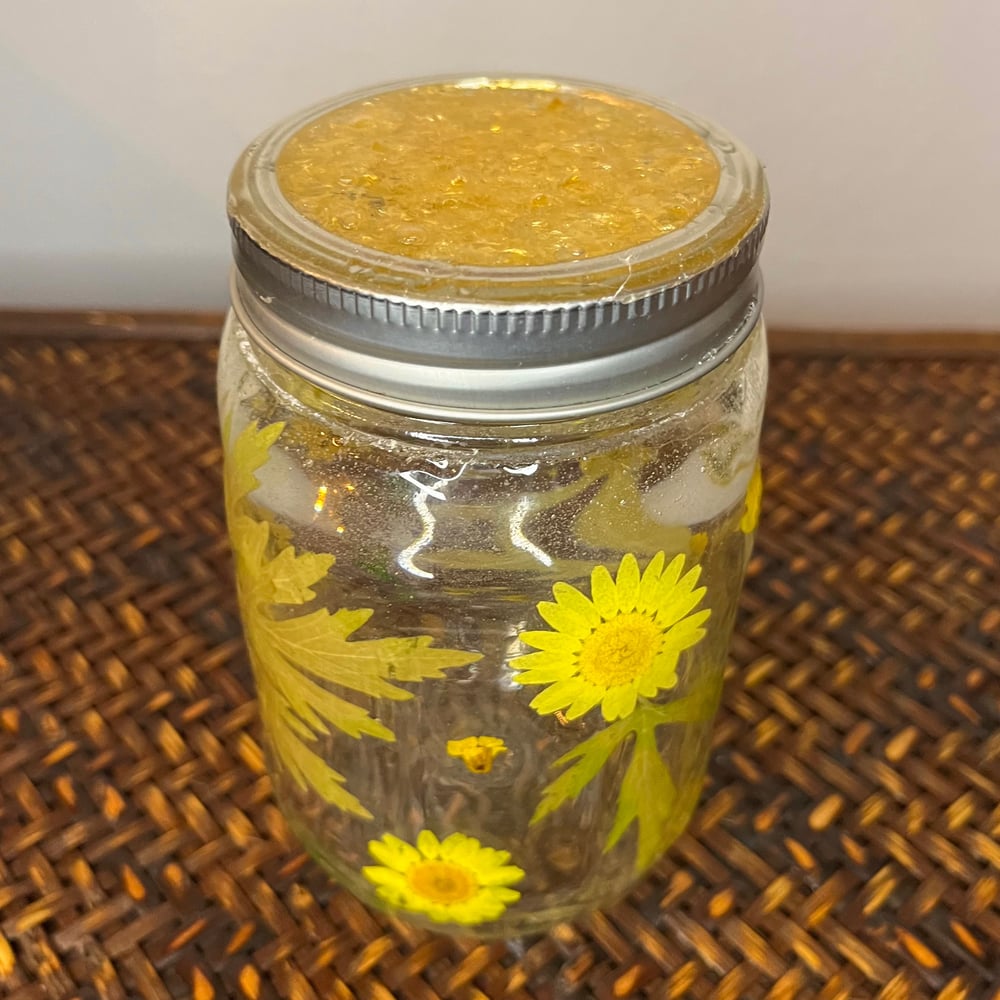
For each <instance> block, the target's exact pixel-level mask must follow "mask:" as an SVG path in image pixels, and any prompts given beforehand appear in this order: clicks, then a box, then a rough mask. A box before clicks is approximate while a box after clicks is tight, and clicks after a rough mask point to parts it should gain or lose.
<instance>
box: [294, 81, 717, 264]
mask: <svg viewBox="0 0 1000 1000" xmlns="http://www.w3.org/2000/svg"><path fill="white" fill-rule="evenodd" d="M276 171H277V179H278V184H279V186H280V189H281V191H282V193H283V194H284V196H285V198H286V199H287V200H288V201H289V203H290V204H291V205H292V206H293V207H294V208H295V209H296V211H298V212H299V213H300V214H302V215H303V216H305V217H306V218H307V219H310V220H311V221H312V222H314V223H316V224H318V225H319V226H321V227H322V228H323V229H325V230H327V231H328V232H330V233H333V234H335V235H337V236H340V237H343V238H345V239H348V240H350V241H352V242H354V243H358V244H361V245H363V246H366V247H369V248H371V249H373V250H377V251H382V252H385V253H389V254H398V255H402V256H406V257H411V258H416V259H421V260H427V261H442V262H447V263H450V264H456V265H469V266H478V267H511V266H518V265H522V266H530V265H546V264H557V263H563V262H568V261H575V260H586V259H589V258H594V257H601V256H603V255H605V254H613V253H618V252H622V251H626V250H628V249H629V248H631V247H636V246H639V245H640V244H643V243H647V242H648V241H650V240H653V239H656V238H657V237H660V236H663V235H665V234H668V233H671V232H675V231H676V230H678V229H682V228H683V227H684V226H686V225H688V224H689V223H690V222H691V221H692V220H693V219H695V218H696V217H697V216H698V215H699V214H700V213H701V212H703V211H704V210H705V208H706V207H707V206H708V205H709V204H710V203H711V201H712V199H713V197H714V195H715V192H716V188H717V187H718V184H719V175H720V167H719V162H718V160H717V159H716V157H715V154H714V153H713V152H712V150H711V149H710V148H709V146H708V144H707V143H706V142H705V140H704V139H702V138H701V136H699V135H698V134H697V133H696V132H694V131H693V130H692V129H691V128H689V127H688V126H687V125H686V124H684V123H683V122H681V121H679V120H678V119H676V118H674V117H673V116H672V115H670V114H668V113H667V112H665V111H662V110H660V109H659V108H655V107H652V106H651V105H648V104H645V103H643V102H641V101H637V100H633V99H628V98H624V97H620V96H617V95H614V94H608V93H604V92H602V91H599V90H586V89H574V88H571V87H568V86H565V85H561V84H555V83H550V82H547V81H544V80H530V81H515V80H505V81H497V80H491V81H483V80H480V81H470V82H465V83H433V84H424V85H418V86H413V87H407V88H405V89H400V90H392V91H387V92H385V93H382V94H377V95H375V96H372V97H368V98H366V99H363V100H359V101H356V102H354V103H351V104H346V105H344V106H342V107H339V108H335V109H334V110H332V111H329V112H327V113H326V114H324V115H322V116H321V117H319V118H318V119H315V120H314V121H312V122H311V123H309V124H308V125H306V126H305V127H304V128H302V129H301V130H300V131H298V132H297V133H295V134H294V135H293V136H292V137H291V139H290V140H289V141H288V142H287V143H286V145H285V146H284V148H283V149H282V151H281V153H280V155H279V157H278V159H277V163H276Z"/></svg>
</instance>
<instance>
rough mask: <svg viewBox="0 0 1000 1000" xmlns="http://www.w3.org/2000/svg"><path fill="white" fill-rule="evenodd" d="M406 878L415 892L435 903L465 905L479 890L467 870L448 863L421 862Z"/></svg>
mask: <svg viewBox="0 0 1000 1000" xmlns="http://www.w3.org/2000/svg"><path fill="white" fill-rule="evenodd" d="M406 878H407V881H408V882H409V883H410V887H411V888H412V889H413V891H414V892H417V893H419V894H420V895H421V896H423V897H424V899H429V900H431V901H432V902H434V903H464V902H465V901H466V900H467V899H471V898H472V897H473V896H474V895H475V894H476V890H477V889H478V888H479V886H478V883H477V882H476V880H475V879H474V878H473V877H472V875H470V874H469V872H468V871H467V870H466V869H465V868H463V867H461V865H453V864H451V863H450V862H448V861H421V862H419V863H418V864H415V865H414V866H413V867H412V868H411V869H410V870H409V872H408V873H407V875H406Z"/></svg>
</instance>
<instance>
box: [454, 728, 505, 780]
mask: <svg viewBox="0 0 1000 1000" xmlns="http://www.w3.org/2000/svg"><path fill="white" fill-rule="evenodd" d="M506 752H507V744H506V743H504V741H503V740H502V739H500V737H499V736H466V737H465V739H464V740H448V756H449V757H458V758H459V759H460V760H462V761H464V762H465V766H466V767H467V768H468V769H469V770H470V771H472V773H473V774H489V773H490V771H492V770H493V761H494V760H495V759H496V757H497V756H498V755H499V754H502V753H506Z"/></svg>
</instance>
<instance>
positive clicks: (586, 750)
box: [531, 719, 632, 825]
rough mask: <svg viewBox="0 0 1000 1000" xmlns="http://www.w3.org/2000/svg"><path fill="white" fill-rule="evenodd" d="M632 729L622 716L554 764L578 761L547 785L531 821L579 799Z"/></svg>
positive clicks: (556, 765)
mask: <svg viewBox="0 0 1000 1000" xmlns="http://www.w3.org/2000/svg"><path fill="white" fill-rule="evenodd" d="M631 732H632V726H631V724H630V723H629V720H628V719H620V720H619V721H618V722H616V723H614V725H611V726H608V728H607V729H602V730H601V731H600V732H597V733H594V735H593V736H590V737H588V738H587V739H585V740H584V741H583V742H582V743H580V744H578V745H577V746H575V747H573V749H572V750H570V751H569V753H565V754H563V755H562V757H560V758H559V759H558V760H557V761H555V763H553V765H552V766H553V767H562V766H564V765H566V764H570V763H571V762H572V761H576V763H575V764H573V765H572V767H569V768H567V769H566V770H565V771H563V773H562V774H560V775H559V777H558V778H556V779H555V781H553V782H551V783H550V784H548V785H547V786H546V787H545V791H544V792H542V801H541V802H540V803H539V804H538V808H537V809H536V810H535V814H534V816H532V817H531V824H532V825H534V824H535V823H538V822H540V821H541V820H543V819H545V817H546V816H548V815H549V813H551V812H554V811H555V810H556V809H558V808H559V807H560V806H561V805H564V804H565V803H566V802H573V801H575V800H576V798H577V796H579V794H580V793H581V792H582V791H583V790H584V788H586V787H587V785H589V784H590V783H591V782H592V781H593V780H594V778H596V777H597V775H598V774H599V773H600V771H601V769H602V768H603V767H604V765H605V764H606V763H607V762H608V758H609V757H610V756H611V755H612V754H613V753H614V752H615V750H616V749H617V748H618V747H620V746H621V745H622V743H624V742H625V740H626V739H628V737H629V735H630V734H631Z"/></svg>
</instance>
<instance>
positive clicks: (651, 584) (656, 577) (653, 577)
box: [636, 552, 666, 615]
mask: <svg viewBox="0 0 1000 1000" xmlns="http://www.w3.org/2000/svg"><path fill="white" fill-rule="evenodd" d="M665 558H666V557H665V556H664V554H663V553H662V552H657V553H656V555H655V556H653V558H652V559H650V561H649V565H648V566H647V567H646V570H645V572H644V573H643V574H642V581H641V582H640V584H639V600H638V602H637V603H636V609H637V610H639V611H641V612H642V613H643V614H647V615H648V614H652V612H654V611H655V610H656V599H657V597H658V596H659V592H660V576H661V575H662V573H663V562H664V559H665Z"/></svg>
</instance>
